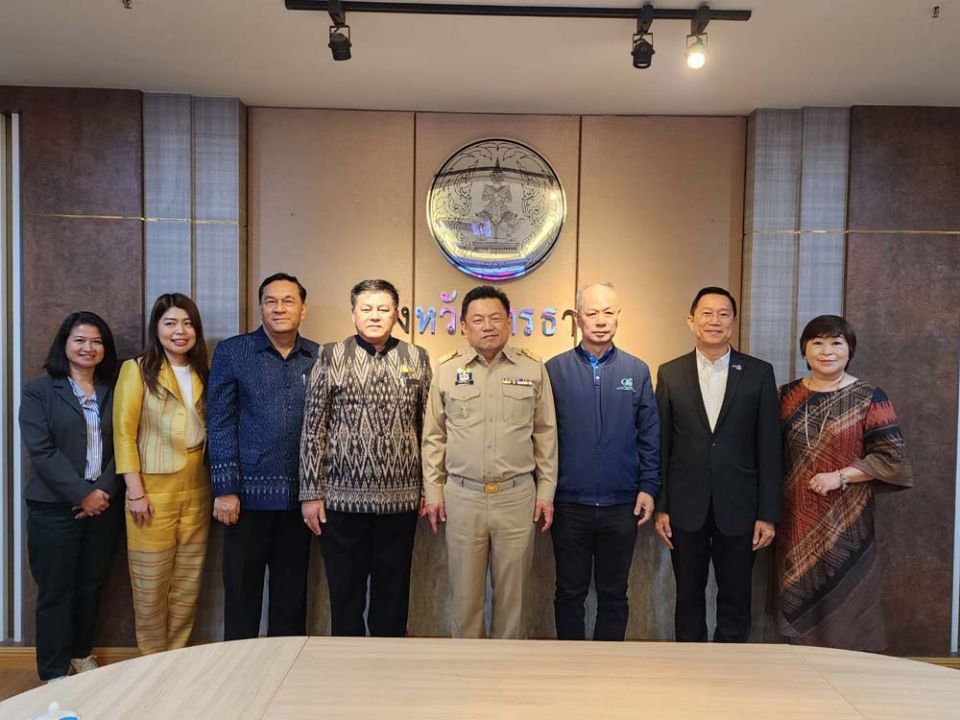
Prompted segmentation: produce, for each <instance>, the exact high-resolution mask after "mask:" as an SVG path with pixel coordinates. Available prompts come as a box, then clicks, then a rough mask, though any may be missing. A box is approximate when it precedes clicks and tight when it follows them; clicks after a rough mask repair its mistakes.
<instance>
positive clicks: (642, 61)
mask: <svg viewBox="0 0 960 720" xmlns="http://www.w3.org/2000/svg"><path fill="white" fill-rule="evenodd" d="M648 37H653V36H652V35H650V34H649V33H648V34H647V35H640V34H637V35H634V36H633V50H632V52H631V54H632V55H633V66H634V67H635V68H637V69H638V70H646V69H647V68H648V67H650V66H651V65H652V64H653V53H654V52H656V51H655V50H654V49H653V43H652V42H650V41H649V40H647V38H648Z"/></svg>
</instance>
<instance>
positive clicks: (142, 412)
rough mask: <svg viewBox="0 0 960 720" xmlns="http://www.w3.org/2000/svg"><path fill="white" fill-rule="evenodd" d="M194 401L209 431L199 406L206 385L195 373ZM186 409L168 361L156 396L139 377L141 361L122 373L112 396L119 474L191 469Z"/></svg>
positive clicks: (192, 373) (125, 366)
mask: <svg viewBox="0 0 960 720" xmlns="http://www.w3.org/2000/svg"><path fill="white" fill-rule="evenodd" d="M190 376H191V378H192V379H193V399H194V406H195V407H196V410H197V415H198V416H199V417H200V422H201V424H202V425H203V426H204V428H206V420H205V419H204V416H203V405H202V404H201V402H200V399H201V395H202V393H203V382H202V381H201V380H200V376H199V375H197V373H196V372H195V371H193V370H191V371H190ZM186 427H187V408H186V406H185V405H184V403H183V398H182V397H181V395H180V386H179V384H178V383H177V378H176V376H175V375H174V374H173V368H172V367H170V363H168V362H167V361H166V360H164V361H163V365H162V366H161V367H160V374H159V375H158V376H157V392H156V393H151V392H148V391H147V388H146V385H144V382H143V376H142V375H141V374H140V358H137V359H136V360H127V361H126V362H125V363H124V364H123V366H122V367H121V368H120V377H119V378H118V379H117V387H116V389H115V390H114V391H113V450H114V455H115V457H116V462H117V474H118V475H119V474H121V473H128V472H143V473H173V472H177V471H178V470H182V469H183V468H184V466H185V465H186V464H187V443H186V438H185V434H186Z"/></svg>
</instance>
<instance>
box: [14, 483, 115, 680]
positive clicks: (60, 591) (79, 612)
mask: <svg viewBox="0 0 960 720" xmlns="http://www.w3.org/2000/svg"><path fill="white" fill-rule="evenodd" d="M76 514H77V511H76V510H74V509H73V507H72V504H71V503H69V502H64V503H56V502H38V501H36V500H27V553H28V554H29V556H30V572H31V573H32V574H33V579H34V580H36V582H37V673H38V674H39V676H40V679H41V680H50V679H51V678H56V677H62V676H64V675H66V674H67V671H68V670H69V669H70V660H71V658H84V657H87V655H89V654H90V652H91V651H92V650H93V636H94V632H95V630H96V623H97V612H98V611H99V609H100V594H101V591H102V590H103V585H104V583H105V582H106V581H107V575H108V573H109V572H110V564H111V562H112V560H113V552H114V550H115V549H116V547H117V539H118V538H119V537H120V528H121V527H123V495H119V496H118V497H116V498H114V500H113V501H112V502H111V503H110V507H109V508H107V510H106V511H105V512H103V513H102V514H101V515H98V516H97V517H91V518H84V519H82V520H74V516H75V515H76Z"/></svg>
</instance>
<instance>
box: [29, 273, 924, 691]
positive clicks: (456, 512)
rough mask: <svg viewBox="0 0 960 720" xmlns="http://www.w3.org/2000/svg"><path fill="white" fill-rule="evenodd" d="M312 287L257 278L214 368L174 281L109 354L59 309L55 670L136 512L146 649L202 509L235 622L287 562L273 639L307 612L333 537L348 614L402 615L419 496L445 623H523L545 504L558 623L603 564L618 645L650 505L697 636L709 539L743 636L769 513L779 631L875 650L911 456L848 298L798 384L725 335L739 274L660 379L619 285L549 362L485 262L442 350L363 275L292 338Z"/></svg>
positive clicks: (227, 624) (169, 627) (136, 565)
mask: <svg viewBox="0 0 960 720" xmlns="http://www.w3.org/2000/svg"><path fill="white" fill-rule="evenodd" d="M306 296H307V293H306V290H305V288H304V287H303V285H302V284H301V283H300V282H299V280H297V278H296V277H294V276H292V275H288V274H285V273H278V274H275V275H272V276H270V277H268V278H266V279H265V280H264V281H263V283H262V284H261V285H260V288H259V305H260V314H261V320H262V324H261V326H260V327H259V328H258V329H257V330H255V331H254V332H251V333H247V334H243V335H239V336H236V337H233V338H230V339H227V340H224V341H222V342H221V343H219V345H218V346H217V348H216V351H215V352H214V355H213V360H212V363H211V364H209V365H208V359H207V349H206V344H205V342H204V337H203V328H202V323H201V318H200V313H199V311H198V309H197V307H196V305H195V304H194V303H193V301H192V300H191V299H190V298H188V297H186V296H185V295H182V294H179V293H170V294H165V295H162V296H161V297H160V298H158V299H157V301H156V303H155V304H154V307H153V310H152V312H151V314H150V319H149V323H148V327H147V333H146V346H145V348H144V352H143V354H142V355H141V356H139V357H137V358H135V359H132V360H127V361H126V362H125V363H123V365H122V367H120V368H119V377H117V370H118V358H117V352H116V348H115V346H114V342H113V338H112V335H111V333H110V329H109V328H108V327H107V325H106V323H105V322H104V321H103V320H102V319H101V318H100V317H99V316H97V315H95V314H93V313H90V312H77V313H73V314H71V315H70V316H69V317H67V318H66V320H64V322H63V324H62V325H61V327H60V329H59V331H58V333H57V335H56V337H55V338H54V341H53V344H52V346H51V348H50V352H49V355H48V357H47V361H46V364H45V366H44V367H45V369H46V371H47V376H45V377H41V378H38V379H36V380H34V381H32V382H30V383H29V384H27V385H26V387H25V389H24V394H23V400H22V403H21V410H20V424H21V431H22V435H23V439H24V442H25V444H26V447H27V450H28V452H29V456H30V479H29V483H28V485H27V489H26V492H25V496H26V501H27V508H28V525H27V530H28V550H29V557H30V567H31V570H32V573H33V576H34V578H35V579H36V581H37V585H38V597H37V665H38V670H39V674H40V677H41V678H42V679H44V680H50V679H55V678H58V677H62V676H65V675H67V674H68V673H71V672H81V671H83V670H86V669H89V668H91V667H96V661H95V659H94V658H93V657H92V656H91V651H92V647H93V635H94V627H95V621H96V616H97V610H98V606H99V599H100V593H101V589H102V586H103V584H104V582H105V580H106V576H107V572H108V570H109V566H110V560H111V557H112V555H113V550H114V547H115V544H116V542H117V540H118V538H119V536H120V532H119V531H120V525H121V523H123V522H124V521H125V522H126V531H127V532H126V537H127V549H128V556H129V566H130V567H129V569H130V578H131V586H132V590H133V601H134V602H133V605H134V612H135V625H136V635H137V644H138V646H139V648H140V651H141V652H142V653H145V654H146V653H151V652H158V651H162V650H168V649H174V648H179V647H183V646H184V645H186V643H187V642H188V640H189V638H190V634H191V631H192V629H193V623H194V618H195V614H196V606H197V598H198V594H199V589H200V580H201V576H202V571H203V564H204V558H205V555H206V546H207V540H208V537H209V532H210V523H211V517H212V518H215V519H216V520H217V521H219V522H220V523H222V524H223V525H224V544H223V568H222V571H223V585H224V638H225V639H227V640H232V639H240V638H251V637H256V636H257V635H258V634H259V632H260V624H261V615H262V609H263V608H262V602H263V597H264V592H263V591H264V581H265V577H266V576H267V573H269V594H268V596H269V608H268V611H267V627H266V631H267V634H268V635H303V634H306V598H307V565H308V561H309V554H310V545H311V537H312V536H313V535H316V536H319V543H320V549H321V551H322V553H323V559H324V567H325V572H326V576H327V581H328V586H329V592H330V612H331V629H332V632H333V634H335V635H365V634H367V633H368V632H369V634H371V635H378V636H402V635H404V634H406V630H407V615H408V603H409V592H410V572H411V564H412V556H413V547H414V537H415V533H416V528H417V522H418V518H423V517H426V518H427V520H428V522H429V525H430V527H431V528H432V530H433V532H434V533H437V532H439V531H440V530H441V529H443V533H444V538H445V543H446V549H447V560H448V568H449V579H450V584H451V589H452V601H451V605H450V620H451V630H452V634H453V635H454V636H455V637H483V636H484V635H485V634H489V635H491V636H493V637H502V638H513V637H522V636H523V635H524V629H523V609H524V595H525V586H526V585H527V584H528V582H529V580H528V578H529V576H530V566H531V562H532V558H533V546H534V539H535V532H536V528H537V527H539V528H540V530H541V532H546V531H548V530H549V531H551V533H552V538H553V546H554V556H555V559H556V578H557V582H556V598H555V618H556V627H557V634H558V637H560V638H561V639H583V638H584V636H585V611H584V603H585V599H586V596H587V593H588V590H589V588H590V584H591V579H592V580H593V582H594V584H595V587H596V592H597V617H596V622H595V630H594V638H596V639H602V640H622V639H623V638H624V637H625V634H626V628H627V621H628V614H629V606H628V600H627V589H628V576H629V571H630V566H631V563H632V558H633V554H634V547H635V545H636V537H637V532H638V528H639V527H640V526H642V525H644V524H646V523H648V522H649V521H651V520H653V521H654V522H653V524H654V527H655V529H656V532H657V533H658V535H659V536H660V538H661V539H662V540H663V542H664V543H665V544H666V545H667V547H668V548H669V549H670V554H671V559H672V563H673V570H674V577H675V579H676V588H677V601H676V611H675V633H676V639H677V640H681V641H706V640H707V626H706V602H705V590H706V585H707V575H708V569H709V566H710V563H711V562H712V564H713V567H714V570H715V575H716V581H717V622H716V629H715V631H714V635H713V638H714V640H715V641H745V640H746V639H747V637H748V635H749V630H750V617H751V602H750V596H751V575H752V567H753V559H754V556H755V553H756V551H757V550H760V549H762V548H764V547H767V546H769V545H770V544H771V543H773V541H774V536H775V535H776V537H777V540H776V555H775V556H776V594H775V596H776V598H777V603H776V608H775V614H776V617H777V623H778V628H779V629H780V631H781V632H782V633H783V634H784V635H785V636H786V637H788V638H790V639H792V640H794V641H796V642H803V643H815V644H823V645H831V646H835V647H849V648H855V649H866V650H879V649H882V648H883V646H884V639H883V623H882V616H881V613H880V593H879V574H878V571H877V564H876V553H875V546H874V535H873V498H874V494H875V492H877V491H881V490H895V489H901V488H904V487H908V486H909V485H910V484H911V475H910V467H909V463H908V462H907V460H906V456H905V452H904V446H903V439H902V436H901V434H900V431H899V428H898V426H897V423H896V417H895V414H894V412H893V408H892V406H891V405H890V402H889V400H887V398H886V396H885V395H884V394H883V391H882V390H880V389H879V388H876V387H873V386H871V385H869V384H867V383H865V382H863V381H861V380H859V379H857V378H855V377H853V376H852V375H850V374H849V373H848V372H847V365H848V363H849V361H850V360H851V359H852V358H853V354H854V351H855V349H856V336H855V334H854V332H853V329H852V328H851V327H850V325H849V324H848V323H847V322H846V321H845V320H844V319H843V318H840V317H837V316H821V317H818V318H815V319H814V320H812V321H811V322H810V323H809V324H808V325H807V327H806V329H805V330H804V333H803V335H802V337H801V339H800V350H801V353H802V354H803V356H804V357H805V358H806V361H807V364H808V366H809V367H810V370H811V373H810V374H809V375H808V376H806V377H804V378H802V379H800V380H797V381H794V382H792V383H789V384H788V385H785V386H784V387H782V388H780V390H779V398H778V391H777V388H776V384H775V381H774V374H773V369H772V367H771V366H770V365H769V364H768V363H766V362H764V361H762V360H759V359H757V358H754V357H751V356H749V355H745V354H742V353H739V352H737V351H735V350H733V349H732V348H731V346H730V340H731V338H732V335H733V329H734V326H735V322H736V302H735V300H734V298H733V296H732V295H731V294H730V293H729V292H728V291H726V290H724V289H722V288H716V287H708V288H704V289H702V290H701V291H700V292H698V293H697V294H696V297H695V298H694V300H693V303H692V305H691V307H690V312H689V315H688V317H687V323H688V326H689V329H690V331H691V333H692V334H693V336H694V339H695V345H696V347H695V349H694V350H693V351H692V352H690V353H688V354H686V355H684V356H682V357H679V358H677V359H675V360H673V361H671V362H669V363H666V364H664V365H663V366H661V368H660V370H659V373H658V378H657V383H656V391H655V392H654V388H653V384H652V382H651V376H650V371H649V369H648V367H647V365H646V364H645V363H644V362H643V361H642V360H640V359H639V358H636V357H634V356H632V355H630V354H628V353H626V352H624V351H623V350H621V349H619V348H618V347H616V346H615V344H614V336H615V335H616V332H617V327H618V322H619V320H620V316H621V307H620V303H619V299H618V296H617V293H616V290H615V288H614V287H613V286H612V285H610V284H609V283H597V284H594V285H589V286H587V287H584V288H582V289H581V290H579V291H578V293H577V299H576V320H577V325H578V327H579V329H580V332H581V342H580V343H579V344H578V345H577V346H576V348H574V349H573V350H569V351H567V352H564V353H562V354H560V355H558V356H557V357H554V358H553V359H551V360H550V361H549V362H547V363H546V364H544V363H543V362H542V361H541V360H540V359H539V358H538V357H537V356H535V355H534V354H533V353H530V352H528V351H527V350H524V349H519V348H515V347H512V346H510V345H509V344H508V340H509V338H510V330H511V323H510V302H509V299H508V298H507V296H506V294H504V293H503V292H502V291H501V290H499V289H496V288H494V287H491V286H488V285H483V286H479V287H476V288H473V289H472V290H471V291H470V292H468V293H467V294H466V295H465V297H464V298H463V301H462V306H461V329H462V331H463V334H464V336H465V339H466V341H467V344H466V346H465V347H464V348H462V349H458V350H455V351H453V352H451V353H448V354H447V355H445V356H443V357H441V358H439V359H438V361H437V362H436V366H435V367H433V368H432V367H431V363H430V358H429V357H428V355H427V352H426V351H425V350H424V349H423V348H421V347H418V346H415V345H412V344H410V343H406V342H403V341H401V340H399V339H397V338H395V337H394V336H393V334H392V331H393V328H394V325H395V323H396V321H397V318H398V309H399V297H398V293H397V290H396V288H395V287H394V286H393V285H392V284H391V283H389V282H387V281H385V280H365V281H362V282H360V283H357V285H355V286H354V288H353V289H352V291H351V294H350V307H351V314H352V318H353V322H354V326H355V329H356V333H355V334H354V335H352V336H350V337H348V338H346V339H345V340H343V341H340V342H335V343H329V344H327V345H324V346H323V347H320V346H319V345H317V344H316V343H314V342H312V341H310V340H307V339H305V338H303V337H302V336H301V335H300V333H299V327H300V324H301V321H302V320H303V318H304V316H305V314H306V312H307V305H306ZM208 366H209V370H208ZM784 465H785V468H784ZM124 510H125V511H124ZM124 519H125V520H124ZM488 573H489V576H490V579H491V585H492V599H491V600H492V617H491V625H490V629H489V633H487V631H486V628H485V619H484V615H485V612H484V609H485V592H486V586H487V578H488Z"/></svg>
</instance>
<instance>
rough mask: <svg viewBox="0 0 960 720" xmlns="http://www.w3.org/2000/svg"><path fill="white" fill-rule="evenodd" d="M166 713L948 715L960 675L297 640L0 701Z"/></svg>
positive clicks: (917, 666) (37, 708)
mask: <svg viewBox="0 0 960 720" xmlns="http://www.w3.org/2000/svg"><path fill="white" fill-rule="evenodd" d="M51 700H57V701H58V702H59V703H60V704H61V706H62V707H64V708H66V709H70V710H75V711H77V712H79V713H80V716H81V718H82V720H103V719H106V718H137V719H144V720H145V719H147V718H162V719H163V720H171V719H177V720H180V719H181V718H184V719H193V718H198V719H210V720H221V719H223V718H271V719H273V718H324V719H325V720H328V719H332V718H351V719H353V720H365V719H366V718H377V719H378V720H379V719H382V718H418V719H424V718H427V719H434V718H436V719H438V720H439V719H441V718H442V719H443V720H463V719H471V720H472V719H477V720H479V719H480V718H483V719H484V720H494V719H497V718H519V719H522V720H541V719H542V720H563V719H566V718H578V719H580V718H589V719H591V720H593V719H604V720H605V719H607V718H611V719H612V718H630V719H631V720H633V719H634V718H641V717H646V718H658V719H659V718H666V719H668V720H679V719H680V718H712V719H720V720H722V719H724V718H731V719H732V718H737V719H738V720H742V719H744V718H765V719H767V718H817V719H818V720H832V719H833V718H858V719H862V718H868V719H870V720H873V719H879V718H885V719H886V718H889V719H890V720H906V719H908V718H957V717H960V672H958V671H956V670H950V669H947V668H942V667H936V666H934V665H928V664H925V663H920V662H915V661H911V660H902V659H898V658H890V657H884V656H879V655H866V654H861V653H852V652H845V651H841V650H824V649H819V648H801V647H794V646H790V645H754V644H751V645H714V644H705V645H688V644H676V643H667V642H650V643H641V642H629V643H592V642H580V643H571V642H566V643H561V642H557V641H536V640H528V641H497V640H449V639H428V638H416V639H413V638H411V639H398V640H392V639H391V640H387V639H373V638H326V637H311V638H304V637H293V638H261V639H259V640H240V641H236V642H229V643H215V644H211V645H201V646H198V647H192V648H187V649H185V650H176V651H173V652H167V653H162V654H159V655H152V656H149V657H144V658H137V659H134V660H127V661H126V662H121V663H117V664H115V665H109V666H107V667H103V668H100V669H98V670H94V671H91V672H87V673H83V674H82V675H76V676H73V677H70V678H67V679H66V680H62V681H59V682H57V683H54V684H53V685H47V686H44V687H39V688H36V689H34V690H31V691H29V692H26V693H23V694H21V695H18V696H16V697H14V698H11V699H9V700H7V701H6V702H3V703H0V718H4V720H21V719H26V718H31V717H33V716H35V715H39V714H41V713H42V712H44V711H45V710H46V706H47V704H48V703H49V702H50V701H51Z"/></svg>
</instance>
